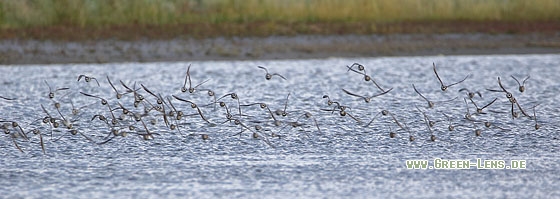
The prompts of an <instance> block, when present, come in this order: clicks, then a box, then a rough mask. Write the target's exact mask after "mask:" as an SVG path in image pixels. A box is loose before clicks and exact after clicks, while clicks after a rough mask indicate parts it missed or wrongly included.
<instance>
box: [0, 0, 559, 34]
mask: <svg viewBox="0 0 560 199" xmlns="http://www.w3.org/2000/svg"><path fill="white" fill-rule="evenodd" d="M434 21H435V22H446V21H504V22H517V21H521V22H531V21H560V1H559V0H2V1H0V28H3V29H6V28H12V29H13V28H16V29H17V28H29V27H42V26H72V27H104V26H114V25H117V26H118V25H130V24H134V25H156V26H157V25H177V24H210V25H212V24H228V23H229V24H231V23H236V24H239V23H262V22H266V23H283V24H290V23H310V22H311V23H314V22H317V23H346V22H353V23H355V22H367V23H370V24H371V23H394V22H434Z"/></svg>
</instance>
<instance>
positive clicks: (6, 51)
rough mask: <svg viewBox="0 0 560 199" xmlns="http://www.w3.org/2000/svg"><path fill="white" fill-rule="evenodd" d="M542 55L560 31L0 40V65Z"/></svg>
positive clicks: (552, 48)
mask: <svg viewBox="0 0 560 199" xmlns="http://www.w3.org/2000/svg"><path fill="white" fill-rule="evenodd" d="M540 53H560V33H550V32H548V33H524V34H490V33H456V34H455V33H446V34H414V33H413V34H372V35H296V36H268V37H216V38H205V39H194V38H175V39H137V40H133V41H126V40H115V39H99V40H85V41H49V40H44V41H42V40H32V39H4V40H0V64H1V65H13V64H22V65H26V64H64V63H107V62H160V61H204V60H254V59H311V58H327V57H379V56H422V55H479V54H540Z"/></svg>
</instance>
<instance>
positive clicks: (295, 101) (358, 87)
mask: <svg viewBox="0 0 560 199" xmlns="http://www.w3.org/2000/svg"><path fill="white" fill-rule="evenodd" d="M355 62H358V63H360V64H362V65H364V66H365V67H366V71H367V73H368V74H370V75H371V76H372V77H373V79H374V80H376V81H377V82H378V83H379V84H380V85H381V87H383V88H385V89H388V88H393V90H392V91H390V92H389V93H388V94H386V95H383V96H380V97H377V98H374V99H372V101H371V102H370V103H365V102H364V100H362V99H360V98H357V97H352V96H349V95H347V94H345V93H344V92H343V91H342V90H341V89H343V88H344V89H346V90H349V91H351V92H355V93H360V94H363V95H373V94H375V93H379V92H380V91H379V90H378V89H377V88H375V87H373V86H372V84H371V83H369V82H365V81H364V80H363V76H361V75H359V74H356V73H353V72H347V68H346V67H345V66H346V65H351V64H352V63H355ZM432 62H435V64H436V65H437V66H438V73H439V75H440V76H441V77H442V79H443V81H444V83H447V84H449V83H452V82H453V81H458V80H460V79H462V78H464V77H465V76H466V75H468V74H472V76H471V77H470V78H468V79H467V80H466V81H465V82H463V83H461V84H458V85H455V86H452V87H450V88H449V89H448V90H447V91H446V92H442V91H441V90H440V85H439V83H438V81H437V79H436V78H435V75H434V73H433V71H432ZM189 65H192V67H191V71H190V74H191V77H192V81H193V84H198V83H200V82H202V81H204V80H206V79H209V81H208V82H206V83H204V84H202V85H201V86H199V87H198V89H212V90H213V91H214V92H215V93H216V96H218V97H221V96H223V95H225V94H228V93H231V92H235V93H236V94H237V95H238V96H239V101H240V103H241V104H251V103H257V102H258V103H261V102H264V103H266V104H267V105H268V107H270V108H271V109H272V111H275V110H277V109H284V104H285V101H286V98H287V95H288V94H290V95H289V98H288V99H289V102H288V105H287V107H286V110H287V112H288V116H286V117H282V116H278V115H277V116H275V117H276V118H277V119H278V120H280V121H281V122H282V124H281V125H280V126H275V125H274V122H273V119H272V118H271V117H270V114H269V113H268V112H266V111H265V110H263V109H260V108H259V107H258V106H249V107H242V113H243V114H244V115H245V116H241V117H240V116H239V115H238V108H237V102H236V101H235V100H234V99H231V98H230V97H224V98H223V99H221V100H220V101H223V102H225V103H226V104H227V106H228V107H229V108H230V109H231V110H230V111H231V113H232V114H233V115H234V118H237V119H240V121H241V122H242V123H243V124H244V125H246V126H247V127H249V128H251V131H253V132H256V131H255V130H253V129H254V126H255V125H260V126H262V127H263V130H261V131H259V132H258V133H259V134H260V135H261V137H260V138H258V139H254V138H252V133H251V132H250V131H248V130H245V131H244V132H242V133H241V135H236V134H238V133H239V132H240V128H241V127H239V126H236V125H235V124H234V123H233V122H225V123H222V122H224V121H226V117H225V109H224V108H221V107H219V106H218V107H216V109H214V107H213V106H202V105H204V104H209V103H211V102H212V101H213V99H212V98H211V97H209V96H208V95H207V94H206V92H204V91H197V92H195V93H193V94H190V93H188V92H186V93H182V92H181V91H180V89H181V87H182V86H183V83H184V81H185V72H186V70H187V67H188V66H189ZM259 65H261V66H266V67H267V68H268V70H269V72H270V73H279V74H281V75H283V76H285V77H286V78H287V81H284V80H282V79H280V78H278V76H273V78H272V79H271V80H269V81H266V80H265V73H264V70H261V69H258V68H257V66H259ZM0 73H1V74H3V75H2V78H1V79H0V85H2V90H1V91H0V96H3V97H6V98H15V100H2V99H0V113H1V115H0V118H1V119H2V120H4V121H17V122H18V124H19V125H20V126H22V128H23V129H24V131H26V132H28V134H27V135H28V136H29V140H25V139H24V138H22V137H21V136H19V137H17V136H16V137H17V138H12V137H13V135H18V133H17V131H18V130H17V128H12V127H11V126H9V124H10V123H9V122H3V123H4V124H8V126H5V127H4V129H9V130H10V132H9V134H4V136H2V137H1V138H0V157H2V158H1V159H0V195H1V196H2V197H6V198H45V197H46V198H107V197H109V198H114V197H134V198H159V197H162V196H163V197H181V198H184V197H187V198H240V197H243V198H263V197H265V198H287V197H290V198H293V197H297V198H305V197H313V198H317V197H325V198H341V197H352V198H373V197H376V198H378V197H383V198H385V197H449V198H451V197H452V198H463V197H467V198H472V197H508V198H510V197H512V198H527V197H536V198H553V197H560V192H559V191H558V185H559V184H558V182H560V175H559V174H558V173H559V172H558V168H559V167H560V161H559V157H560V156H559V155H558V150H559V145H560V140H559V139H560V138H559V135H558V131H559V128H558V121H559V113H558V110H559V107H560V106H559V105H558V101H559V100H560V97H558V93H559V92H560V85H559V82H560V81H558V79H560V55H510V56H503V55H500V56H437V57H391V58H351V59H350V58H348V59H346V58H344V59H342V58H330V59H320V60H281V61H215V62H213V61H204V62H185V63H182V62H180V63H108V64H77V65H37V66H2V67H0ZM82 74H83V75H88V76H92V77H96V78H97V80H98V81H99V84H100V86H97V84H96V83H95V82H94V81H91V82H89V83H86V82H84V81H83V79H82V80H81V81H79V82H78V81H76V80H77V78H78V76H79V75H82ZM510 75H513V76H515V77H517V78H518V79H520V80H522V79H523V78H524V77H526V76H527V75H530V78H529V79H528V80H527V82H526V91H525V92H523V93H520V92H519V91H517V83H515V81H514V80H513V79H512V78H511V77H510ZM106 76H109V77H110V78H111V80H112V82H113V83H115V85H116V87H117V89H118V90H119V91H120V92H124V91H125V89H124V88H123V86H121V85H120V83H118V82H119V80H122V81H123V82H124V83H125V84H127V85H128V86H132V85H134V82H136V88H141V86H140V84H143V85H144V86H145V87H146V88H148V89H150V90H151V91H154V92H155V93H160V94H161V95H162V96H163V97H168V96H172V95H177V96H179V97H181V98H184V99H189V100H191V101H193V102H195V103H197V104H198V105H199V106H201V107H200V108H201V111H202V112H203V114H204V115H205V117H206V118H208V120H209V121H210V122H211V123H212V124H208V123H206V122H204V121H203V120H202V119H201V118H200V117H199V116H197V115H194V116H186V117H185V118H183V119H182V120H180V121H179V122H177V123H176V124H178V126H179V130H180V131H177V130H169V128H168V127H166V125H165V124H164V121H163V116H162V115H161V114H158V113H157V112H156V111H155V110H152V111H150V112H149V113H148V115H147V116H145V117H143V120H146V125H147V126H146V128H147V129H148V130H149V131H150V132H151V133H153V134H154V139H153V140H148V141H145V140H143V139H142V137H141V136H139V135H137V134H135V133H138V134H146V133H147V132H146V130H145V129H144V127H143V126H142V125H141V123H138V122H134V121H133V120H132V119H130V118H128V117H127V119H125V120H122V121H119V124H118V125H117V126H116V127H112V128H111V127H110V125H107V124H105V123H103V122H102V121H100V120H98V119H94V120H92V117H93V116H94V115H96V114H100V115H104V116H107V117H108V118H111V115H110V113H109V111H108V108H107V107H105V106H103V105H101V104H100V100H99V99H96V98H92V97H87V96H84V95H82V94H80V93H79V92H84V93H88V94H93V95H97V96H100V97H102V98H105V99H107V100H108V101H109V105H111V106H112V107H113V108H115V107H118V104H117V102H119V103H121V104H123V106H125V107H127V108H128V109H130V110H131V111H132V112H135V113H142V112H143V111H144V110H143V108H141V107H143V106H142V105H140V106H139V107H140V108H134V106H133V97H132V96H133V95H132V94H128V95H125V96H124V97H123V98H122V99H120V100H117V99H116V98H115V93H114V91H113V90H112V89H111V87H110V86H109V84H108V83H107V79H106ZM498 76H499V77H501V79H502V82H503V84H504V86H505V87H506V89H508V90H509V91H510V92H512V93H513V95H514V97H515V98H516V99H517V101H518V102H519V104H520V105H521V106H522V107H523V108H524V110H525V111H526V112H527V113H529V114H531V115H533V109H531V107H533V106H535V105H538V106H536V108H535V110H536V115H537V118H538V122H539V124H540V125H541V128H540V129H538V130H535V128H534V125H535V121H534V120H532V119H531V118H529V117H526V116H521V117H519V118H517V119H512V117H511V112H510V111H511V110H510V109H511V103H510V102H509V101H508V99H507V98H506V97H505V93H498V92H489V91H487V90H486V89H500V87H499V85H498V82H497V77H498ZM45 80H46V81H47V82H48V84H49V85H50V86H51V87H52V89H53V90H54V89H56V88H63V87H68V88H69V89H67V90H61V91H58V92H56V94H55V95H56V96H55V98H54V101H53V100H50V99H49V98H48V92H49V88H48V87H47V85H46V84H45V82H44V81H45ZM413 83H414V84H415V86H417V88H418V89H419V90H420V92H422V93H423V94H424V95H425V96H426V97H427V98H429V99H431V100H432V101H443V100H446V99H453V100H452V101H450V102H439V103H438V102H436V104H435V107H434V108H428V107H427V103H426V101H423V99H422V98H420V96H418V95H417V94H416V93H415V92H414V90H413V88H412V85H411V84H413ZM461 88H468V89H470V90H472V91H480V92H481V93H482V96H483V98H479V97H475V98H474V99H473V100H474V101H475V102H477V103H478V104H479V106H480V105H484V104H486V103H488V102H490V101H492V99H494V98H498V100H496V102H495V103H494V104H492V105H491V106H489V107H488V108H487V109H486V110H485V112H487V113H488V114H484V115H474V116H473V118H474V119H475V120H477V122H471V121H467V120H466V119H464V115H465V113H466V105H465V102H464V100H463V98H464V97H466V94H465V93H464V92H458V90H459V89H461ZM138 93H140V94H142V95H143V96H144V97H145V98H146V99H145V100H146V101H149V102H151V103H152V104H154V105H155V104H156V103H155V101H156V100H155V99H156V98H155V97H152V96H151V95H150V94H148V93H147V92H145V91H144V90H143V89H142V90H139V91H138ZM323 95H329V97H330V98H331V99H332V100H334V101H338V102H340V103H341V104H342V105H345V106H348V107H349V108H348V109H347V112H348V113H349V114H351V115H353V116H355V117H356V118H358V119H359V120H361V122H357V121H354V120H352V119H351V118H349V117H348V116H346V117H341V116H340V115H339V114H338V111H336V112H334V113H333V112H331V111H324V110H321V109H329V108H331V109H332V108H333V106H334V105H333V106H328V105H327V99H324V98H323ZM454 97H458V98H454ZM55 101H56V102H59V103H60V104H61V109H60V111H61V113H60V114H59V113H58V112H57V111H56V109H55V107H54V102H55ZM172 102H173V104H174V105H175V106H176V108H177V109H178V110H182V111H184V112H185V114H194V113H196V111H195V109H192V108H191V107H190V104H188V103H185V102H181V101H178V100H175V99H173V100H172ZM41 104H42V105H44V106H45V108H46V109H47V111H48V112H49V114H50V115H51V116H52V117H56V118H59V116H60V115H63V116H65V118H68V120H72V122H73V125H74V126H73V129H76V130H78V131H79V132H80V133H83V134H84V135H85V136H87V137H89V138H90V139H92V141H88V140H87V139H86V138H85V137H84V136H81V135H80V134H77V135H72V134H71V133H70V132H69V131H68V130H65V129H64V128H63V127H59V128H57V129H54V131H52V133H51V132H50V130H51V127H50V125H49V124H41V119H43V117H45V116H46V113H44V112H43V111H42V110H41ZM72 104H73V105H75V107H76V108H80V110H79V113H77V114H76V115H73V114H72V112H71V110H72ZM147 106H149V105H147ZM415 106H418V108H419V109H420V110H422V111H424V112H425V113H426V115H427V116H428V118H429V119H430V120H432V121H435V122H436V123H435V125H434V127H433V128H432V130H433V134H434V135H435V136H436V137H437V140H436V141H435V142H432V141H430V131H429V129H428V127H427V125H426V124H425V123H424V120H423V115H422V113H421V112H420V111H419V110H418V109H417V108H415ZM469 107H470V108H469V109H470V112H471V113H474V111H475V107H474V105H472V104H469ZM168 110H169V108H168ZM382 110H388V111H389V112H390V113H392V114H394V115H395V117H396V118H397V120H398V121H399V122H400V123H401V124H403V125H406V127H408V129H409V130H403V129H401V128H400V127H399V126H397V125H396V124H395V123H394V122H393V119H391V117H390V116H381V115H379V116H378V117H377V118H376V120H374V121H373V122H372V123H371V124H370V125H369V126H367V127H365V124H366V123H368V122H369V121H370V120H371V118H373V117H374V116H375V115H377V114H378V113H380V112H381V111H382ZM515 111H516V112H519V111H518V109H517V107H516V109H515ZM121 112H122V110H115V111H114V114H115V115H116V116H115V117H119V116H120V114H121ZM305 112H309V113H311V114H312V115H313V117H312V118H308V119H307V118H305V117H302V115H303V114H304V113H305ZM443 113H445V114H446V115H448V116H450V120H449V121H448V120H447V119H446V117H445V116H444V115H443ZM298 118H300V119H299V120H298ZM313 118H314V119H316V121H317V123H318V125H319V128H320V131H319V130H318V129H317V127H316V126H315V125H314V122H313ZM152 120H156V123H155V124H152V123H151V121H152ZM296 120H298V121H299V124H300V126H297V127H294V128H292V127H291V126H289V125H288V124H289V123H288V122H293V121H296ZM484 121H490V122H492V126H491V127H490V128H487V127H485V126H484V124H483V122H484ZM171 123H172V124H175V120H171ZM449 124H453V125H455V126H456V127H455V130H454V131H448V130H447V127H448V125H449ZM128 125H134V126H135V127H136V130H135V131H129V134H128V136H126V137H115V138H114V139H112V140H110V141H109V142H107V143H106V144H102V145H100V144H97V143H100V142H103V141H105V140H107V139H108V137H109V138H111V137H112V136H110V135H109V132H110V130H111V129H118V130H121V131H127V129H126V127H127V126H128ZM32 129H38V130H40V131H41V133H42V134H43V139H44V145H45V150H46V153H45V154H43V153H42V150H41V146H40V139H39V136H37V135H34V134H33V133H29V132H30V131H31V130H32ZM477 129H480V130H482V133H481V136H476V135H475V130H477ZM4 131H5V130H4ZM391 131H393V132H396V137H395V138H390V137H389V132H391ZM272 133H275V134H278V135H280V136H282V137H281V138H278V137H271V134H272ZM202 134H207V135H208V136H209V139H208V140H203V139H201V136H202ZM108 135H109V136H108ZM410 135H412V136H415V138H416V140H415V141H413V142H410V141H409V136H410ZM263 136H264V137H266V139H268V140H269V142H270V143H269V144H270V145H269V144H267V143H266V142H265V139H263ZM13 141H16V142H17V143H18V146H20V147H21V149H22V150H23V153H22V152H20V151H19V150H18V149H17V148H16V146H15V145H14V143H13ZM434 158H443V159H467V160H471V161H472V162H475V161H476V159H477V158H481V159H486V160H490V159H493V160H505V161H506V162H509V161H510V160H516V159H522V160H526V161H527V168H526V169H522V170H506V169H503V170H501V169H488V170H480V169H476V168H474V167H472V168H471V169H468V170H448V169H443V170H409V169H407V168H406V164H405V161H406V160H411V159H425V160H433V159H434Z"/></svg>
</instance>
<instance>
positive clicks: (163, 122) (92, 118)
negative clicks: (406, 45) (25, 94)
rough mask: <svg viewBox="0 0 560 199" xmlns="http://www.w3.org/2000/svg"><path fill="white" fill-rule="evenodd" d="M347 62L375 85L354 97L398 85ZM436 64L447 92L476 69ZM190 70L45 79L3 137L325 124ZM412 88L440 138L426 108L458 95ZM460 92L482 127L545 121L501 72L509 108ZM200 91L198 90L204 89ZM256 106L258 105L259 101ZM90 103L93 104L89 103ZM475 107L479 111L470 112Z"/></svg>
mask: <svg viewBox="0 0 560 199" xmlns="http://www.w3.org/2000/svg"><path fill="white" fill-rule="evenodd" d="M258 68H259V69H261V70H262V72H264V74H265V75H264V77H265V80H269V81H285V80H287V78H286V77H284V76H283V75H281V74H278V73H271V72H269V70H268V69H267V68H265V67H263V66H258ZM346 68H347V72H349V73H355V74H358V75H359V76H360V77H361V80H360V82H362V81H363V82H365V84H371V86H372V89H373V90H375V92H376V93H375V94H373V95H363V94H359V92H357V91H350V90H347V89H342V92H343V93H344V94H345V95H348V96H349V97H352V98H357V99H361V100H363V102H365V103H369V102H370V101H372V99H374V98H377V97H380V96H383V95H386V94H387V93H390V92H391V91H392V90H393V88H383V87H382V86H380V84H378V83H377V82H376V81H375V80H374V79H373V78H372V76H370V75H368V73H367V72H366V71H367V70H366V67H365V66H363V65H361V64H359V63H354V64H352V65H350V66H346ZM432 69H433V73H434V75H435V80H437V81H438V82H439V84H440V86H441V87H440V88H441V92H449V91H448V90H449V89H450V88H452V87H459V85H461V84H462V83H463V82H464V81H465V80H467V79H468V78H469V77H470V76H471V75H467V76H465V77H464V78H462V79H460V80H458V81H456V82H453V83H449V82H447V81H444V80H445V78H443V77H442V76H440V75H439V74H438V71H437V67H436V65H435V64H433V67H432ZM190 70H191V66H190V65H189V67H188V68H187V71H186V74H185V79H184V82H183V84H182V87H181V88H180V89H179V90H180V92H179V91H177V94H171V95H162V94H161V93H159V92H157V91H155V90H151V89H150V88H149V87H148V86H146V85H144V84H137V83H136V82H134V83H130V84H127V83H125V82H123V81H122V80H119V81H115V80H111V78H110V77H109V76H106V80H107V81H106V83H107V84H108V85H109V86H110V88H109V87H107V88H108V89H111V90H112V91H111V92H112V93H113V95H114V98H103V97H100V96H98V95H95V94H92V93H90V92H85V91H72V89H70V88H68V87H60V88H59V87H52V86H51V85H49V83H48V82H47V81H46V80H45V81H44V83H45V85H46V86H47V87H48V92H45V94H46V95H44V97H46V98H48V100H49V103H48V104H41V105H40V107H41V112H42V113H41V116H39V118H37V119H36V120H34V121H32V122H29V123H27V124H25V125H23V126H22V123H20V122H18V121H14V120H10V119H8V118H3V117H10V116H9V115H2V116H1V117H0V130H2V131H3V132H4V133H5V135H6V137H5V138H6V139H10V141H11V142H12V143H13V145H14V146H15V147H16V148H17V149H18V150H19V151H21V152H25V150H24V147H22V146H20V145H21V143H22V142H29V143H36V144H38V145H39V146H40V148H41V150H42V152H43V153H46V149H47V148H46V144H45V143H48V142H57V141H58V140H60V139H62V138H65V137H69V136H81V137H83V138H84V139H85V140H87V142H91V143H94V144H99V145H101V144H107V143H111V142H112V141H114V140H115V139H122V138H123V137H127V136H135V137H136V136H137V137H140V138H141V139H144V140H151V139H154V137H157V136H159V135H162V134H166V133H178V134H180V135H183V136H193V135H195V136H199V137H200V139H203V140H207V139H210V135H209V134H207V133H200V134H193V133H190V134H189V133H186V132H187V131H188V128H189V125H192V123H190V122H189V123H188V122H186V121H187V120H198V121H200V122H203V123H206V124H205V125H209V126H217V125H224V124H226V123H227V124H230V126H237V127H238V128H239V132H235V133H232V134H231V135H232V136H241V135H242V134H249V135H250V137H251V138H250V139H258V140H261V141H263V142H264V143H266V144H267V145H269V146H271V147H274V144H273V143H272V142H271V141H270V140H269V139H272V138H278V139H282V138H283V137H284V136H285V135H286V132H288V131H290V129H292V128H296V127H300V128H302V130H300V131H303V132H305V134H307V135H308V133H309V132H317V133H321V132H322V130H321V129H322V127H321V125H320V123H319V122H318V120H317V118H315V117H314V116H313V115H312V114H311V113H310V112H307V111H304V112H298V113H297V114H294V113H295V112H296V111H294V112H292V111H289V110H288V101H289V98H290V94H288V95H287V96H286V97H285V100H283V101H284V103H283V104H280V105H278V106H279V107H283V108H281V109H277V110H273V109H271V107H270V106H269V104H267V103H262V102H249V103H242V101H241V100H240V98H239V96H238V95H237V94H236V93H234V92H232V93H226V94H223V95H218V94H217V93H215V92H214V91H213V90H211V89H208V88H204V84H205V83H206V82H207V81H208V80H205V81H201V82H200V83H194V82H193V81H192V78H193V77H192V76H191V73H190ZM511 78H512V79H513V80H514V81H515V82H516V83H517V85H518V87H517V89H515V90H516V91H514V92H519V93H523V92H525V89H526V87H525V84H526V82H527V81H528V80H529V78H530V76H527V77H525V78H524V79H522V81H519V80H518V79H517V78H516V77H514V76H511ZM77 81H78V82H84V83H82V84H83V85H84V86H86V84H88V85H87V86H89V87H90V88H91V87H93V88H98V89H100V88H102V83H103V82H100V81H101V79H97V78H96V77H93V76H88V75H78V77H77ZM412 88H413V89H414V91H415V93H416V95H418V99H420V100H423V101H425V102H426V103H427V106H426V107H422V108H420V107H418V106H415V107H414V108H415V109H416V110H417V111H418V112H419V113H420V114H421V115H422V117H423V119H422V121H423V123H425V124H421V125H426V128H427V129H428V132H429V133H430V136H429V140H430V141H436V140H437V139H438V138H437V137H436V135H435V134H434V128H436V123H440V121H437V120H435V119H432V118H431V117H430V115H429V114H428V113H427V111H428V110H430V109H432V110H433V108H434V106H435V105H436V103H445V102H449V101H453V100H456V99H457V98H459V97H455V98H452V99H448V100H444V101H432V100H430V99H428V98H427V97H426V96H425V95H424V94H422V92H421V91H420V90H419V89H418V88H417V86H416V85H414V84H412ZM438 92H439V91H438ZM458 92H459V93H461V94H465V95H464V97H463V100H462V101H464V103H465V107H466V108H465V114H464V116H462V117H461V118H460V120H461V121H464V122H468V123H473V124H480V126H484V128H491V127H496V125H495V124H493V123H492V122H490V121H484V120H478V119H477V118H476V117H475V116H477V115H484V114H508V115H510V116H508V117H511V119H516V118H526V120H529V121H531V123H533V122H534V129H535V130H538V129H539V128H540V124H539V122H538V120H537V115H536V110H535V109H536V107H537V106H538V104H537V105H534V106H532V107H529V108H525V109H524V108H522V105H521V104H520V102H519V101H518V100H517V99H516V98H515V96H514V93H513V92H512V91H511V90H508V89H507V88H506V87H505V86H504V85H503V84H502V79H501V78H500V77H497V83H496V89H486V90H485V92H495V93H500V94H504V95H503V96H504V97H505V98H502V99H507V101H509V104H508V107H509V105H511V109H510V110H507V111H503V110H502V111H496V110H490V107H492V106H493V105H494V104H496V102H497V100H498V99H499V98H498V97H496V98H494V99H492V100H489V101H486V100H485V99H484V98H482V96H483V95H482V92H480V91H475V90H470V89H468V88H465V87H461V88H460V89H458ZM197 93H202V94H201V95H202V96H207V97H208V99H207V102H205V103H203V104H201V103H195V102H194V101H195V100H193V99H191V98H190V96H192V95H195V94H197ZM201 95H198V96H199V97H200V96H201ZM70 96H74V97H70ZM80 96H81V97H84V98H85V101H91V103H90V104H87V105H84V106H75V104H74V102H75V101H73V98H75V97H80ZM0 100H2V101H6V102H8V103H9V102H10V101H14V100H17V99H14V98H10V97H3V96H0ZM318 100H321V101H323V100H326V104H324V107H321V108H319V109H318V110H317V111H322V112H326V113H329V112H330V114H336V115H339V116H340V117H342V118H348V120H351V121H353V123H355V124H357V125H359V126H363V127H369V126H372V124H374V122H375V121H377V120H378V119H379V118H380V117H385V118H387V119H386V123H390V124H391V125H393V127H396V130H393V129H392V128H391V127H389V129H390V130H389V135H388V136H389V137H390V138H395V137H396V136H397V133H399V132H404V133H405V135H406V134H407V133H408V135H407V136H408V140H409V141H411V142H413V141H415V139H416V136H415V135H416V134H415V133H413V131H412V130H411V129H410V128H409V127H408V125H407V122H404V121H401V120H400V119H398V117H397V115H396V114H393V112H391V111H390V110H382V111H380V112H378V113H377V114H375V115H374V116H373V117H372V118H371V119H368V122H362V120H360V119H359V118H358V117H356V116H355V115H353V114H352V113H351V110H352V108H351V107H349V106H346V105H343V104H342V103H341V102H339V101H336V100H335V99H332V98H331V97H330V96H328V95H324V96H323V97H322V99H318ZM199 101H200V100H199ZM483 101H486V102H483ZM504 101H505V100H504ZM321 103H322V102H321ZM252 107H257V108H256V109H255V108H252ZM84 109H88V111H84ZM92 109H93V110H95V111H90V110H92ZM470 109H473V110H474V111H473V112H471V110H470ZM508 109H509V108H508ZM247 110H250V111H249V112H251V111H252V113H255V112H260V111H262V112H261V113H262V114H259V115H258V116H256V115H248V114H246V113H245V114H244V112H246V111H247ZM209 112H213V113H215V114H213V115H214V116H215V117H212V118H208V113H209ZM439 113H440V114H442V115H443V116H445V118H447V119H446V120H447V121H444V122H442V123H445V124H444V125H440V126H442V129H445V130H448V131H454V130H455V127H457V126H459V125H461V124H457V123H456V122H453V121H452V117H451V116H450V115H449V114H446V113H443V112H439ZM216 115H218V116H219V117H218V116H216ZM293 115H295V116H293ZM84 121H85V122H84ZM82 123H90V126H86V125H84V124H82ZM531 125H532V124H531ZM443 126H444V127H443ZM92 127H94V128H92ZM496 128H498V129H499V130H507V129H505V128H502V127H496ZM92 129H93V130H92ZM245 132H247V133H245ZM481 133H482V129H481V128H475V129H474V135H473V136H480V135H481ZM33 145H34V144H33ZM33 145H29V146H33ZM39 146H37V147H39Z"/></svg>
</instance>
